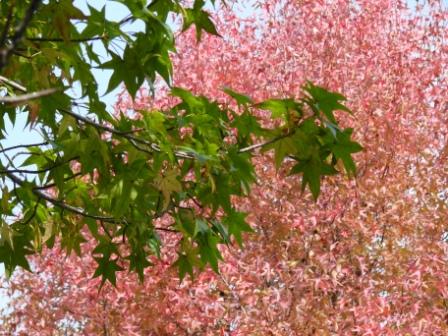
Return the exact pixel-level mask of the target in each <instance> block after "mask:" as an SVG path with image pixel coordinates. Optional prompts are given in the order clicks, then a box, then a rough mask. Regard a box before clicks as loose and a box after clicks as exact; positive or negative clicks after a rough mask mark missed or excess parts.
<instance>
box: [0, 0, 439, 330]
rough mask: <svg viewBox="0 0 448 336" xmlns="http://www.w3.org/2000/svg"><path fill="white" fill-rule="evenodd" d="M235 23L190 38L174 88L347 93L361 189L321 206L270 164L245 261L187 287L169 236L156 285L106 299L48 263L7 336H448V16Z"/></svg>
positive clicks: (273, 9)
mask: <svg viewBox="0 0 448 336" xmlns="http://www.w3.org/2000/svg"><path fill="white" fill-rule="evenodd" d="M234 6H236V7H235V8H238V5H237V4H235V5H234ZM235 12H236V11H233V10H228V11H226V12H223V13H222V14H220V15H219V16H218V17H217V18H216V21H217V26H218V28H219V29H218V30H219V32H220V33H221V35H223V38H216V37H211V36H204V37H203V40H202V41H201V43H200V44H196V43H195V38H194V32H193V31H188V32H186V33H184V34H181V35H180V36H179V37H178V41H177V49H178V53H177V54H176V55H174V63H175V79H174V82H175V85H176V86H182V87H186V88H189V89H192V90H193V91H195V92H197V93H201V94H205V95H207V96H209V97H215V98H216V99H222V100H223V101H224V100H225V99H227V98H226V97H225V96H224V95H223V93H222V92H221V91H220V88H222V87H223V86H229V87H231V88H232V89H233V90H235V91H240V92H243V93H246V94H249V95H250V96H252V97H254V98H255V99H256V100H261V99H264V98H267V97H272V96H280V97H283V96H294V95H298V93H299V90H300V87H301V85H302V84H303V83H304V81H305V80H306V79H309V80H312V81H314V82H316V83H318V84H320V85H323V86H325V87H328V88H330V89H332V90H336V91H339V92H342V93H343V94H344V95H346V96H347V97H348V99H349V101H348V102H349V106H350V107H351V108H352V110H353V111H354V116H353V117H345V116H342V115H341V116H340V117H341V118H344V119H343V123H344V124H346V125H351V126H353V127H354V129H355V131H356V137H357V140H358V141H359V142H360V143H362V144H363V146H364V147H365V151H364V152H363V153H361V154H359V155H358V156H357V164H358V167H359V169H358V175H357V177H356V178H355V179H351V180H349V179H346V178H344V177H336V178H331V179H327V180H326V181H325V183H324V187H323V192H322V195H321V197H320V198H319V201H318V202H317V203H314V202H313V201H312V199H311V197H310V195H308V194H307V193H305V194H302V193H301V192H300V179H298V178H297V177H288V176H285V174H284V172H283V171H280V172H276V171H275V168H274V167H273V165H272V158H271V157H270V156H269V155H259V156H257V157H256V158H255V159H254V163H255V165H256V167H257V173H258V182H259V183H258V184H257V185H256V186H254V189H253V192H252V194H251V197H250V198H249V199H246V200H238V204H239V205H240V207H241V209H243V210H245V211H248V212H250V213H251V216H250V218H249V219H250V222H251V224H252V225H253V227H254V228H255V230H256V234H252V235H248V236H247V237H246V244H245V248H244V249H243V250H241V251H240V250H238V249H237V248H236V247H235V248H231V249H223V254H224V256H225V262H224V263H222V264H221V265H220V270H221V274H220V275H216V274H213V273H212V272H210V271H206V272H204V273H202V274H201V275H200V276H199V277H198V278H197V279H195V281H194V282H192V281H190V280H187V281H184V282H183V283H179V281H178V280H177V277H176V274H175V271H174V269H173V268H172V267H171V264H172V262H173V260H174V259H175V255H174V250H175V245H176V239H175V236H173V235H172V234H167V235H166V236H164V237H163V239H164V241H165V247H164V253H163V257H162V259H161V260H154V264H155V266H154V267H151V268H150V269H148V271H147V277H146V280H145V283H144V284H141V285H140V284H138V282H137V281H136V279H135V277H134V276H129V275H127V274H122V275H121V277H120V278H119V279H118V288H117V289H112V288H109V287H106V288H104V289H103V290H102V291H101V292H100V293H99V294H98V292H97V289H98V281H97V280H91V279H90V277H91V274H92V273H93V269H94V262H93V261H92V260H91V259H89V257H83V258H82V261H80V260H79V259H78V258H77V257H69V258H67V259H64V258H63V257H62V256H61V255H60V253H59V252H58V250H57V249H56V250H53V251H46V252H45V253H44V256H43V257H42V258H39V259H35V260H34V265H35V267H34V268H35V270H36V273H35V274H33V275H31V274H28V273H24V272H21V273H19V274H17V275H16V276H15V277H14V278H13V280H12V281H11V282H10V283H9V286H10V287H9V291H10V293H15V294H16V296H15V297H14V298H13V299H12V303H11V310H12V311H11V312H10V314H9V317H8V318H7V319H6V322H5V328H6V329H5V330H6V331H5V333H4V335H10V334H17V335H63V334H64V332H63V331H64V330H65V329H67V330H68V329H70V328H69V326H71V332H72V334H74V335H100V334H103V335H220V334H221V335H232V336H236V335H446V334H447V332H448V264H447V258H446V256H447V252H448V251H447V248H448V245H447V242H446V237H447V236H446V234H447V233H446V223H447V219H448V218H447V198H448V194H447V189H446V186H447V178H446V176H447V165H446V159H447V156H448V129H447V121H448V120H447V111H446V110H447V105H446V102H447V101H448V99H447V98H448V97H447V95H448V93H447V92H448V91H447V89H448V88H447V83H448V81H447V80H448V78H447V74H448V73H447V70H448V69H447V65H448V63H447V57H448V53H447V52H448V45H447V44H446V42H445V41H446V39H447V37H448V36H447V34H448V30H447V29H446V22H447V19H448V12H447V11H446V10H445V9H444V8H443V6H442V5H441V4H440V2H439V1H429V2H428V3H426V4H425V5H424V6H423V5H420V7H417V8H413V9H412V10H410V9H408V8H407V7H406V5H405V2H403V1H399V0H394V1H393V0H377V1H367V0H358V1H350V0H331V1H330V0H327V1H324V0H313V1H307V0H302V1H299V0H295V1H267V2H266V3H262V4H260V6H259V7H258V8H257V9H256V10H254V11H253V12H252V13H253V15H252V16H249V17H246V18H240V17H238V16H237V15H236V14H235ZM170 100H171V98H170V97H168V96H167V95H166V94H164V91H163V90H162V92H161V93H160V92H159V93H158V95H157V97H155V99H152V98H151V97H150V95H148V93H147V92H146V93H145V92H143V93H142V94H141V95H140V98H138V99H137V100H136V101H135V102H132V101H131V100H130V99H129V98H128V97H127V96H126V95H122V96H121V97H120V98H119V102H118V104H117V107H116V108H117V109H121V110H123V111H128V110H144V109H147V108H149V107H161V106H162V107H163V106H167V105H170V103H171V101H170ZM262 117H263V116H262ZM85 249H86V250H88V249H89V246H88V244H86V246H85ZM86 255H88V254H87V253H86ZM70 321H72V322H70ZM74 321H76V322H74ZM0 334H1V333H0Z"/></svg>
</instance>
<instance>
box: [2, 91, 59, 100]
mask: <svg viewBox="0 0 448 336" xmlns="http://www.w3.org/2000/svg"><path fill="white" fill-rule="evenodd" d="M59 90H60V89H56V88H50V89H45V90H41V91H36V92H31V93H26V94H23V95H20V96H14V97H10V96H7V97H0V103H6V104H21V103H25V102H27V101H29V100H33V99H38V98H42V97H45V96H49V95H51V94H53V93H55V92H57V91H59Z"/></svg>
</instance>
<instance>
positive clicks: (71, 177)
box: [33, 173, 82, 190]
mask: <svg viewBox="0 0 448 336" xmlns="http://www.w3.org/2000/svg"><path fill="white" fill-rule="evenodd" d="M81 175H82V173H76V174H73V175H71V176H68V177H66V178H64V182H67V181H70V180H73V179H75V178H77V177H78V176H81ZM53 187H56V183H50V184H46V185H43V186H39V187H34V188H33V189H37V190H45V189H50V188H53Z"/></svg>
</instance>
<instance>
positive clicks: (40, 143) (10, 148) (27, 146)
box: [0, 141, 48, 154]
mask: <svg viewBox="0 0 448 336" xmlns="http://www.w3.org/2000/svg"><path fill="white" fill-rule="evenodd" d="M45 145H48V142H46V141H45V142H38V143H32V144H27V145H16V146H11V147H6V148H3V149H2V150H0V154H1V153H4V152H8V151H10V150H14V149H19V148H29V147H38V146H45ZM0 147H3V146H2V145H1V144H0Z"/></svg>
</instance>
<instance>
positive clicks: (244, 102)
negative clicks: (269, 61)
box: [0, 0, 362, 285]
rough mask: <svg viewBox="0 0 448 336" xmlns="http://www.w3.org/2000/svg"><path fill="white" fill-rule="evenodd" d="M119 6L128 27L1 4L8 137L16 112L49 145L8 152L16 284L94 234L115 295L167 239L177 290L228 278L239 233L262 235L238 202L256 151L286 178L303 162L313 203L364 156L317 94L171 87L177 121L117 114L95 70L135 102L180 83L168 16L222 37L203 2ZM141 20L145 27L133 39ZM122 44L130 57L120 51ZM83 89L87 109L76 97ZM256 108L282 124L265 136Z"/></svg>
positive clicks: (327, 98)
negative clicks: (222, 270) (275, 95)
mask: <svg viewBox="0 0 448 336" xmlns="http://www.w3.org/2000/svg"><path fill="white" fill-rule="evenodd" d="M119 2H121V3H122V4H123V5H125V6H126V7H127V8H128V9H129V11H130V13H131V15H130V16H129V17H127V18H124V19H123V20H121V21H120V22H115V21H110V20H108V19H107V18H106V16H105V9H104V8H102V9H101V10H96V9H95V8H92V7H89V13H83V12H81V11H80V10H79V9H78V8H76V7H75V6H74V5H73V3H72V2H71V1H68V0H67V1H56V0H49V1H46V2H41V1H34V0H31V1H21V2H9V1H0V6H1V10H2V13H10V15H6V16H2V17H1V18H0V27H1V28H2V31H3V32H4V34H3V37H0V38H1V40H0V57H1V60H0V71H1V74H2V77H0V86H1V88H2V89H4V90H6V94H7V96H8V98H11V99H12V100H11V99H10V100H5V99H3V98H0V112H1V113H2V116H1V118H0V120H2V123H0V138H1V139H4V138H5V137H6V135H7V134H6V130H5V126H4V123H3V119H4V117H5V116H6V115H8V116H9V118H10V119H11V120H12V122H13V123H14V122H15V115H16V114H17V113H27V114H28V123H29V124H30V125H31V126H33V127H35V128H38V129H39V130H40V131H41V133H42V134H43V142H42V143H40V144H32V145H28V144H20V145H18V146H17V147H16V148H3V147H2V148H1V150H0V153H1V154H2V155H3V156H4V158H5V159H6V161H2V163H1V164H0V178H1V184H2V202H1V213H2V217H1V221H0V261H1V262H3V263H4V264H5V267H6V270H7V272H8V274H11V273H12V272H13V270H14V269H15V268H16V267H17V266H21V267H23V268H25V269H29V265H28V262H27V259H26V256H27V255H29V254H33V253H36V252H39V251H40V250H41V249H42V246H44V245H46V246H48V247H50V248H51V247H52V246H53V244H54V242H55V240H56V238H59V239H60V241H61V246H62V247H63V248H64V249H65V250H66V251H67V253H71V252H72V251H75V252H76V253H77V254H81V246H82V244H83V243H84V242H85V241H86V238H87V237H86V235H87V230H88V233H89V234H90V235H91V236H92V238H91V239H94V240H95V241H96V242H97V246H96V248H95V249H94V250H93V256H94V258H95V260H96V261H97V263H98V267H97V269H96V271H95V274H94V277H101V278H102V282H101V285H103V284H104V283H105V282H106V281H109V282H110V283H112V284H113V285H115V283H116V272H118V271H121V270H123V269H125V268H128V269H129V270H131V271H135V272H136V273H137V274H138V276H139V278H140V279H141V280H143V277H144V270H145V268H146V267H149V266H151V263H150V262H149V260H148V257H149V256H150V255H156V256H159V255H160V246H161V239H160V236H159V233H161V232H164V233H166V234H168V235H170V234H173V235H176V236H178V238H179V239H180V242H179V250H178V255H179V257H178V260H177V262H176V265H177V266H178V269H179V276H180V278H181V279H182V278H183V277H184V276H185V275H186V274H189V275H190V276H193V275H194V274H195V272H196V270H201V269H203V268H204V267H206V266H210V267H211V268H212V269H213V270H215V271H216V272H218V262H219V260H221V259H222V257H221V254H220V253H219V249H218V246H219V245H220V244H226V245H230V244H232V243H233V242H234V241H235V242H236V243H238V244H239V246H242V245H243V233H244V232H251V231H252V229H251V228H250V226H249V225H248V223H247V221H246V214H245V213H242V212H240V211H238V209H237V207H236V206H235V205H234V203H233V202H232V199H234V198H235V197H244V196H247V195H248V194H249V193H250V190H251V185H252V184H253V183H254V182H255V181H256V176H255V171H254V167H253V165H252V157H253V155H256V154H257V153H258V152H259V149H262V150H263V151H269V150H273V151H274V161H275V165H276V167H277V168H280V167H281V166H282V164H283V162H284V161H285V160H293V161H295V165H294V167H293V168H292V169H291V171H290V173H291V174H301V175H302V185H303V188H305V187H306V186H307V185H308V186H309V188H310V190H311V192H312V195H313V196H314V198H317V197H318V195H319V192H320V183H321V179H322V177H323V176H326V175H332V174H335V173H337V169H336V167H337V163H338V160H340V161H341V162H342V163H343V165H344V167H345V169H346V171H347V173H349V174H355V164H354V161H353V159H352V154H353V153H356V152H358V151H360V150H361V149H362V148H361V146H360V145H359V144H358V143H356V142H354V141H353V140H351V135H352V130H351V129H345V130H341V129H340V128H339V126H338V124H337V120H336V118H335V117H334V111H335V110H343V111H349V110H348V109H347V108H346V107H345V106H344V105H342V103H341V102H342V101H343V100H344V97H343V96H341V95H339V94H337V93H333V92H329V91H327V90H325V89H324V88H321V87H318V86H315V85H313V84H312V83H307V84H306V85H305V87H304V92H303V96H302V98H300V99H298V100H296V99H293V98H287V99H270V100H266V101H264V102H260V103H254V102H253V100H252V99H251V98H250V97H247V96H245V95H242V94H239V93H237V92H234V91H232V90H231V89H228V88H226V89H224V92H226V93H227V94H228V95H229V96H230V97H231V98H233V99H234V100H235V102H236V104H237V105H238V109H237V110H233V109H232V108H231V107H230V106H223V105H222V104H221V103H219V102H216V101H211V100H209V99H207V98H206V97H203V96H196V95H194V94H192V93H191V92H189V91H188V90H185V89H182V88H172V91H171V94H172V95H173V96H176V97H177V98H179V103H178V104H177V105H176V106H173V107H172V108H170V109H168V110H164V111H140V112H139V116H140V118H129V117H127V116H126V115H121V117H120V118H115V117H113V116H112V115H110V114H108V113H107V111H106V109H105V104H104V103H103V102H102V101H101V99H100V97H99V95H98V84H97V82H96V80H95V76H94V75H93V73H92V69H94V68H100V69H111V70H112V71H113V75H112V77H111V79H110V81H109V83H108V91H111V90H113V89H114V88H116V87H118V86H120V85H121V84H124V85H125V86H126V89H127V90H128V92H129V93H130V94H131V96H132V97H135V95H136V93H137V91H138V90H139V88H140V87H141V86H142V85H143V84H144V83H145V82H146V83H147V85H148V86H150V87H153V86H154V82H155V81H156V80H157V78H158V77H161V78H163V79H164V80H165V81H166V82H167V83H168V84H170V80H171V76H172V71H173V70H172V65H171V61H170V58H169V54H170V52H172V51H174V50H175V43H174V37H173V32H172V31H171V28H170V27H169V26H168V25H167V20H168V17H169V13H174V14H176V15H180V16H182V17H183V20H184V26H183V29H187V28H188V27H190V26H191V25H193V24H194V25H195V27H196V32H197V37H198V39H200V37H201V34H202V32H203V31H205V32H207V33H210V34H214V35H218V33H217V31H216V28H215V26H214V24H213V22H212V20H211V19H210V17H209V14H208V13H207V12H206V11H205V10H204V9H203V6H204V2H203V1H202V0H197V1H195V2H194V4H193V6H192V7H191V8H186V7H184V6H183V5H182V3H181V2H179V1H177V0H171V1H162V0H154V1H152V2H151V3H149V4H147V3H146V1H141V0H133V1H132V0H127V1H125V0H121V1H119ZM36 5H37V6H36ZM28 16H29V17H28ZM27 17H28V18H27ZM135 20H140V21H142V22H143V23H144V29H143V30H142V31H139V32H137V33H130V32H127V31H126V30H125V27H126V25H127V23H129V22H133V21H135ZM21 24H23V25H25V26H26V29H25V30H23V31H22V32H20V31H18V29H17V28H16V27H17V26H20V25H21ZM80 27H82V29H81V28H80ZM17 34H19V36H18V37H17V36H16V35H17ZM16 37H17V38H16ZM95 41H96V42H95ZM95 43H99V44H101V45H102V46H103V47H104V49H105V52H106V54H107V57H108V58H106V59H103V58H102V57H100V55H98V53H97V51H96V48H94V46H95ZM120 45H121V46H123V51H122V52H121V53H120V52H117V51H115V50H116V49H117V48H116V47H117V46H120ZM75 84H77V85H78V86H79V87H80V88H81V97H75V96H74V95H73V94H72V91H71V90H70V88H72V87H73V85H75ZM48 89H52V90H51V92H50V91H48ZM53 89H54V90H53ZM254 109H266V110H269V111H271V113H272V117H273V118H275V119H279V121H280V126H278V127H275V128H264V127H262V126H261V123H260V120H258V119H257V118H256V117H255V116H254V115H253V114H252V111H253V110H254ZM17 148H20V149H21V150H22V152H21V154H20V155H22V156H24V160H23V163H22V164H21V166H19V167H17V164H16V163H15V161H14V160H13V159H10V158H9V153H10V151H12V150H13V149H17ZM17 211H20V212H21V213H22V215H21V216H17ZM159 218H164V219H165V220H164V221H162V222H161V223H162V224H157V223H158V221H157V220H158V219H159ZM167 219H168V220H167ZM167 223H169V224H167ZM122 245H124V246H125V248H122V247H123V246H122ZM123 251H126V252H123ZM123 253H125V254H124V255H123Z"/></svg>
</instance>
